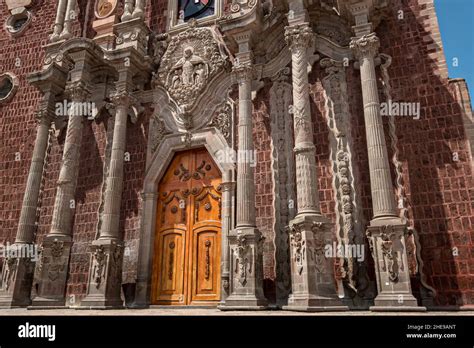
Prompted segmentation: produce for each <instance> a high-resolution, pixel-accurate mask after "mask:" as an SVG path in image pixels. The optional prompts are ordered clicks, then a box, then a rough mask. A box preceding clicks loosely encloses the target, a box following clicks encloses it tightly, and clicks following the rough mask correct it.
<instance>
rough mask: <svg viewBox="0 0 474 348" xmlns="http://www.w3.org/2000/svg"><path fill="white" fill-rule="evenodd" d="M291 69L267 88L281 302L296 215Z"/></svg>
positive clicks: (288, 284) (287, 289) (286, 287)
mask: <svg viewBox="0 0 474 348" xmlns="http://www.w3.org/2000/svg"><path fill="white" fill-rule="evenodd" d="M290 75H291V69H290V68H285V69H283V70H281V71H280V72H279V73H278V74H277V75H276V76H274V77H273V78H272V80H273V85H272V88H271V89H270V112H271V115H272V116H271V121H270V126H271V137H272V141H271V149H272V156H271V160H272V169H273V170H272V176H273V185H274V196H273V197H274V201H273V208H274V210H275V225H274V229H275V246H276V255H275V258H276V277H277V279H276V292H277V294H276V295H277V301H278V302H280V301H282V302H284V301H285V299H287V298H288V295H289V293H290V292H291V269H290V256H289V244H288V234H287V226H288V225H289V223H290V221H291V220H292V219H293V218H294V217H295V212H296V188H295V181H296V178H295V163H294V154H293V143H294V141H293V131H292V129H293V124H292V123H293V122H292V120H291V115H290V108H291V106H292V104H293V95H292V94H293V89H292V86H291V84H290V83H289V82H290Z"/></svg>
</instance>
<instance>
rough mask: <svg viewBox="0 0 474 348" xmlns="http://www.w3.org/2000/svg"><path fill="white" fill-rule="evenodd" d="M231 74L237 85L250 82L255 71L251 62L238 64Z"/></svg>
mask: <svg viewBox="0 0 474 348" xmlns="http://www.w3.org/2000/svg"><path fill="white" fill-rule="evenodd" d="M232 72H233V74H234V76H235V79H236V80H237V82H238V83H241V82H245V81H252V80H253V78H254V75H255V69H254V66H253V65H252V63H251V62H246V63H239V64H237V65H235V66H234V67H233V68H232Z"/></svg>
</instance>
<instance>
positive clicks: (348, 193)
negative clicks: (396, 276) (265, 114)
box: [320, 58, 368, 294]
mask: <svg viewBox="0 0 474 348" xmlns="http://www.w3.org/2000/svg"><path fill="white" fill-rule="evenodd" d="M320 65H321V67H322V68H324V69H325V71H326V73H327V75H326V77H325V78H323V81H322V82H323V86H324V89H325V99H326V105H325V109H326V112H327V117H326V120H327V124H328V128H329V129H330V148H331V163H332V170H333V173H334V175H333V190H334V195H335V197H336V221H337V224H336V226H337V233H336V237H337V243H338V244H339V245H343V246H345V247H347V246H349V245H365V241H364V233H363V231H362V230H360V228H359V227H360V226H361V225H362V223H361V219H362V214H361V212H360V208H359V206H360V204H359V202H358V195H357V191H356V184H355V182H356V178H355V177H354V174H355V170H354V166H355V163H354V161H353V159H352V138H351V134H350V129H351V128H350V125H349V107H348V100H347V99H348V96H347V84H346V75H345V72H344V68H343V64H342V62H336V61H334V60H332V59H329V58H325V59H322V60H321V62H320ZM336 264H337V269H336V278H337V279H338V280H339V281H343V282H344V284H345V285H346V286H347V287H348V288H350V289H352V291H353V293H358V294H362V293H363V292H364V290H365V289H366V287H367V285H368V278H367V274H366V272H365V267H366V266H365V264H363V263H362V264H361V263H358V262H357V260H355V259H354V258H346V257H345V255H344V256H341V257H340V258H339V259H338V260H337V262H336Z"/></svg>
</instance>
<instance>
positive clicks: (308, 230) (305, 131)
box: [283, 13, 347, 311]
mask: <svg viewBox="0 0 474 348" xmlns="http://www.w3.org/2000/svg"><path fill="white" fill-rule="evenodd" d="M292 17H293V19H294V13H292ZM304 17H305V16H304V15H302V16H301V18H302V19H303V18H304ZM290 23H291V25H290V26H288V27H286V30H285V39H286V41H287V44H288V46H289V48H290V51H291V57H292V73H293V104H294V105H293V117H294V133H295V148H294V151H295V157H296V195H297V205H298V212H297V215H296V217H295V218H294V219H293V220H292V221H291V222H290V226H289V231H290V251H291V261H290V262H291V276H292V277H291V278H292V279H291V282H292V294H291V295H290V297H289V299H288V306H284V307H283V308H284V309H287V310H297V311H328V310H346V309H347V307H345V306H342V304H341V301H340V300H339V299H338V297H337V293H336V289H335V279H334V267H333V262H334V260H332V259H326V257H325V255H324V247H325V245H331V244H332V231H331V224H330V223H329V220H327V219H326V218H325V217H324V216H322V215H321V212H320V208H319V190H318V177H317V167H316V148H315V146H314V143H313V142H314V139H313V128H312V127H313V126H312V120H311V110H310V103H309V83H308V50H309V48H310V47H311V46H312V44H313V37H314V34H313V32H312V30H311V28H310V27H309V24H308V23H306V22H304V21H299V22H296V23H295V21H293V22H290Z"/></svg>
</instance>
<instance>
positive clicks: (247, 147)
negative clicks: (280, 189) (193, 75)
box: [219, 32, 267, 310]
mask: <svg viewBox="0 0 474 348" xmlns="http://www.w3.org/2000/svg"><path fill="white" fill-rule="evenodd" d="M250 36H251V33H250V32H245V33H243V34H242V35H239V36H238V37H237V41H238V43H239V50H240V53H239V54H238V57H237V62H238V63H237V65H236V66H235V67H234V74H235V78H236V81H237V82H238V84H239V112H238V113H239V126H238V138H239V145H238V146H239V148H238V156H237V226H236V229H235V231H234V233H233V234H232V235H231V236H229V243H230V247H231V253H232V263H233V264H232V268H231V269H232V276H231V278H232V279H231V294H230V296H229V297H228V298H227V299H226V300H225V304H224V305H221V306H220V307H219V308H221V309H222V310H232V309H239V310H243V309H251V310H258V309H264V308H266V306H267V300H266V298H265V296H264V294H263V250H262V244H263V236H262V235H261V232H260V231H259V230H258V229H257V227H256V220H255V181H254V180H255V178H254V168H253V167H252V163H251V158H253V156H251V154H252V153H253V151H254V145H253V134H252V128H253V127H252V80H253V76H254V68H253V65H252V54H251V51H250V50H249V46H250Z"/></svg>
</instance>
